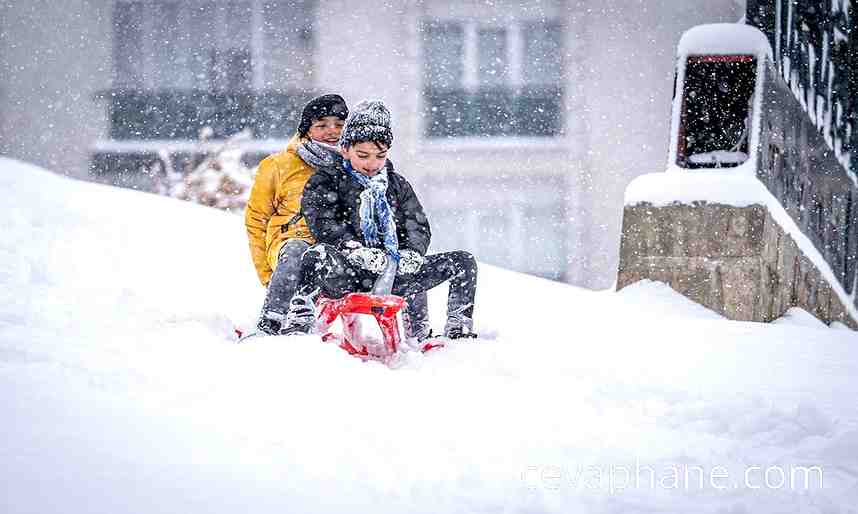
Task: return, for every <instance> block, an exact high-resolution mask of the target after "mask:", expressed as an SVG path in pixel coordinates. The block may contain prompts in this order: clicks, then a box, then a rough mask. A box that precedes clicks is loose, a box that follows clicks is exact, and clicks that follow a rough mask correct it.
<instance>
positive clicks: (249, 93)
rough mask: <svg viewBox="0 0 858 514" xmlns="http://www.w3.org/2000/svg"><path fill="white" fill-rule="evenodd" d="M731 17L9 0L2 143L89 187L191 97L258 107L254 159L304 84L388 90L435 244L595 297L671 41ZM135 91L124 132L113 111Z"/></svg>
mask: <svg viewBox="0 0 858 514" xmlns="http://www.w3.org/2000/svg"><path fill="white" fill-rule="evenodd" d="M742 14H743V8H742V6H741V5H739V4H737V3H736V2H735V1H733V0H683V1H676V2H650V1H645V0H626V1H624V0H578V1H576V0H542V1H509V0H493V1H491V2H488V1H475V0H459V1H455V2H452V1H447V0H443V1H442V0H423V1H418V0H405V1H401V2H383V1H376V0H365V1H364V0H361V1H354V0H352V1H345V0H282V1H276V0H184V1H181V2H180V1H177V0H131V1H129V0H70V1H68V2H64V3H63V5H62V7H57V5H56V3H54V2H47V1H45V0H32V1H25V0H20V1H12V2H5V3H2V4H0V71H2V73H0V153H2V154H3V155H9V156H12V157H16V158H21V159H23V160H27V161H31V162H34V163H37V164H40V165H44V166H46V167H49V168H52V169H55V170H58V171H62V172H64V173H67V174H69V175H72V176H77V177H82V178H85V177H87V176H89V175H90V173H91V172H90V168H91V167H92V165H93V162H94V156H97V155H100V154H103V153H104V152H105V151H106V150H110V151H111V152H120V153H121V152H130V153H133V152H135V151H140V150H141V149H142V150H153V149H156V148H158V147H159V146H161V147H163V146H164V145H165V144H169V145H173V147H175V148H181V145H182V144H183V141H187V140H189V139H193V137H194V134H195V131H196V130H197V129H198V128H199V127H197V126H195V125H194V123H202V121H201V120H202V119H203V118H204V116H203V115H201V114H200V111H202V110H204V109H203V108H201V107H200V103H201V102H203V103H205V102H209V103H211V104H212V105H213V107H212V109H221V110H223V112H225V113H226V114H223V115H221V114H219V115H218V117H217V120H218V123H220V125H218V127H219V128H218V130H217V131H216V132H220V133H221V134H220V135H224V136H225V135H228V134H229V133H230V132H232V131H234V130H237V128H239V127H240V125H241V124H242V123H245V122H246V121H247V118H248V115H247V114H246V113H245V111H243V110H242V109H243V107H242V106H241V105H238V106H235V105H233V104H234V103H235V102H236V100H235V98H252V99H254V101H255V104H254V105H256V106H257V107H255V108H254V109H255V110H254V111H253V114H252V115H251V116H252V117H253V119H254V120H255V122H254V123H255V133H256V136H257V139H256V140H254V141H253V142H250V143H248V148H247V149H248V151H256V152H259V153H262V152H266V151H273V150H274V149H276V148H279V147H282V146H283V144H284V142H285V138H287V137H288V133H289V132H290V131H291V130H293V129H294V121H291V120H293V119H294V109H295V108H296V107H295V105H296V104H300V103H301V102H303V101H305V100H306V99H307V98H309V97H311V96H313V95H315V94H320V93H326V92H339V93H341V94H342V95H343V96H344V97H345V98H346V99H347V100H348V101H349V102H350V103H355V102H357V101H358V100H360V99H363V98H381V99H383V100H384V101H385V102H387V104H388V105H389V106H390V108H391V110H392V111H393V114H394V132H395V141H394V146H393V149H392V151H391V154H390V155H391V158H392V159H393V161H394V162H395V164H396V167H397V169H398V170H400V171H401V172H402V173H403V174H404V175H405V176H406V177H408V178H409V179H410V180H411V181H412V183H413V184H414V186H415V189H416V190H417V192H418V195H419V196H420V198H421V200H422V202H423V204H424V206H425V208H426V210H427V212H428V214H429V217H430V221H431V223H432V226H433V232H434V237H433V247H432V249H433V250H435V251H438V250H445V249H450V248H465V249H468V250H470V251H472V252H473V253H475V254H476V255H477V257H478V258H479V259H480V260H482V261H484V262H488V263H492V264H497V265H500V266H503V267H507V268H511V269H516V270H519V271H524V272H528V273H533V274H537V275H541V276H545V277H548V278H553V279H558V280H564V281H567V282H570V283H573V284H577V285H582V286H586V287H593V288H605V287H610V286H611V284H612V282H613V280H614V277H615V273H616V265H617V255H618V241H619V230H620V221H621V220H620V218H621V214H622V206H623V191H624V189H625V186H626V185H627V184H628V183H629V182H630V181H631V180H632V179H633V178H634V177H636V176H638V175H640V174H642V173H647V172H652V171H659V170H661V169H663V168H664V164H665V162H666V153H667V136H668V130H669V123H668V120H669V112H670V99H671V94H672V88H673V61H674V48H675V45H676V42H677V41H678V40H679V36H680V35H681V33H682V32H683V31H684V30H686V29H688V28H690V27H692V26H694V25H696V24H699V23H709V22H719V21H737V20H738V19H739V18H740V17H741V15H742ZM129 91H132V92H141V93H140V94H139V95H137V96H134V97H133V98H136V99H137V100H136V101H140V102H142V103H139V104H128V105H139V107H135V116H137V117H136V118H135V119H136V120H137V121H136V122H131V123H128V122H126V121H123V119H122V116H126V115H127V114H123V112H121V111H118V110H116V109H113V108H111V105H114V104H115V102H114V103H113V104H112V103H111V99H115V98H117V96H116V95H117V94H128V92H129ZM234 91H239V92H241V94H240V95H237V96H236V95H231V92H234ZM284 91H287V92H289V93H288V94H285V93H283V92H284ZM158 92H171V93H170V94H160V96H159V93H158ZM201 92H202V93H201ZM206 92H210V94H208V93H206ZM203 93H205V94H204V98H205V100H200V98H202V97H201V96H200V95H201V94H203ZM135 94H137V93H135ZM141 95H142V98H143V100H140V98H138V97H141ZM195 95H196V96H195ZM132 96H133V95H132ZM287 97H288V99H289V102H291V103H289V106H290V107H289V108H290V109H291V115H292V116H293V118H290V121H289V124H288V126H286V125H284V123H285V122H284V119H285V118H284V117H282V116H280V114H279V113H278V112H277V109H278V108H279V107H280V106H283V105H286V104H285V103H283V102H285V100H283V99H284V98H287ZM152 98H158V100H157V102H156V103H157V105H154V106H153V104H152V102H153V100H151V99H152ZM147 99H148V100H147ZM213 99H214V100H213ZM260 99H262V100H260ZM299 100H300V101H299ZM147 102H148V103H147ZM266 102H268V103H267V104H266ZM238 103H239V104H240V101H239V102H238ZM287 103H288V102H287ZM263 104H265V105H268V107H267V108H263V107H259V106H260V105H263ZM206 105H208V104H206ZM224 106H226V107H224ZM298 107H300V105H298ZM140 120H142V121H140ZM147 120H149V121H147ZM151 120H157V127H158V128H157V129H156V130H154V131H151V130H153V129H151V124H149V125H147V123H149V122H150V121H151ZM189 120H190V121H189ZM135 123H137V124H135ZM141 127H142V128H141ZM147 127H149V128H147ZM146 130H150V131H151V133H148V134H141V131H146ZM144 136H145V137H144Z"/></svg>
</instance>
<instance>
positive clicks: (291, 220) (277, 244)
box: [244, 94, 349, 335]
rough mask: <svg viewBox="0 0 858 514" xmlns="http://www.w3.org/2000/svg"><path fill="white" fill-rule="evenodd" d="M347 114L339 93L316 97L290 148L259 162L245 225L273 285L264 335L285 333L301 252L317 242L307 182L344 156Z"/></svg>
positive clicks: (261, 270)
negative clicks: (341, 145) (307, 210)
mask: <svg viewBox="0 0 858 514" xmlns="http://www.w3.org/2000/svg"><path fill="white" fill-rule="evenodd" d="M348 113H349V110H348V107H347V106H346V102H345V100H343V97H341V96H340V95H334V94H328V95H323V96H320V97H317V98H314V99H313V100H311V101H310V102H309V103H308V104H307V105H306V106H305V107H304V110H303V112H302V113H301V122H300V124H299V125H298V130H297V133H296V134H295V136H293V137H292V139H291V140H290V141H289V144H288V145H287V146H286V149H285V150H283V151H281V152H278V153H276V154H273V155H270V156H268V157H267V158H265V159H264V160H263V161H262V162H260V163H259V168H258V170H257V172H256V179H255V181H254V183H253V188H252V189H251V191H250V200H249V201H248V203H247V207H246V209H245V211H244V224H245V226H246V227H247V238H248V241H249V243H250V254H251V257H252V258H253V264H254V266H255V267H256V273H257V275H258V276H259V280H260V282H262V285H263V286H266V287H267V288H268V292H267V294H266V297H265V302H264V303H263V305H262V315H261V316H260V319H259V323H258V324H257V329H258V330H259V331H260V332H263V333H265V334H269V335H277V334H279V333H280V326H281V324H282V322H283V320H284V318H285V314H286V312H287V310H288V308H289V300H290V299H291V298H292V295H293V294H294V293H295V288H296V287H297V284H298V278H299V275H300V266H301V255H302V254H303V253H304V250H306V249H307V248H308V247H309V246H310V245H311V244H313V243H315V240H314V239H313V236H312V235H311V234H310V231H309V229H308V228H307V223H306V221H304V218H303V216H302V215H301V196H302V194H303V191H304V185H305V184H306V183H307V180H309V178H310V176H311V175H313V173H314V172H315V170H316V168H318V167H321V166H326V165H331V164H332V163H333V162H334V161H333V160H334V159H337V158H339V150H338V148H337V142H338V141H339V138H340V133H341V132H342V130H343V122H344V121H345V119H346V116H348Z"/></svg>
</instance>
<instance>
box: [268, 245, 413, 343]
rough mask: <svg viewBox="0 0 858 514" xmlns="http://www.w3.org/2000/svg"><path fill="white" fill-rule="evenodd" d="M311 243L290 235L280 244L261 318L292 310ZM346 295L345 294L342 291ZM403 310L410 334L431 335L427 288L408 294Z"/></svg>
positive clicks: (409, 335)
mask: <svg viewBox="0 0 858 514" xmlns="http://www.w3.org/2000/svg"><path fill="white" fill-rule="evenodd" d="M308 248H310V245H309V244H308V243H307V242H305V241H302V240H300V239H290V240H288V241H286V244H284V245H283V246H282V247H281V248H280V253H279V254H278V255H277V268H276V269H275V270H274V273H272V275H271V281H270V282H269V283H268V292H267V294H266V295H265V301H264V302H263V304H262V315H261V317H260V321H261V320H264V319H265V318H268V319H273V320H277V321H280V320H282V319H283V317H284V316H285V315H286V312H287V311H288V310H289V302H290V301H291V300H292V296H293V295H294V294H295V291H296V290H297V289H298V286H299V284H300V282H301V276H302V270H301V256H302V255H303V254H304V252H305V251H307V249H308ZM340 296H342V295H340ZM407 300H408V307H407V308H406V310H405V312H403V321H404V324H405V331H406V336H408V337H416V338H418V339H424V338H425V337H427V336H428V335H429V304H428V298H427V296H426V292H425V291H424V292H422V293H417V294H414V295H411V296H409V297H408V298H407Z"/></svg>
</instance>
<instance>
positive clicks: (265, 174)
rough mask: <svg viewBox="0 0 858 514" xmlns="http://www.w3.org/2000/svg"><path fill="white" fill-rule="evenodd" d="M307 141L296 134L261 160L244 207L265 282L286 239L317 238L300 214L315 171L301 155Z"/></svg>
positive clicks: (253, 250)
mask: <svg viewBox="0 0 858 514" xmlns="http://www.w3.org/2000/svg"><path fill="white" fill-rule="evenodd" d="M304 142H306V139H302V138H299V137H298V136H297V135H296V136H294V137H293V138H292V139H291V140H290V141H289V144H288V145H287V146H286V150H284V151H282V152H279V153H276V154H272V155H269V156H268V157H266V158H265V159H263V160H262V162H260V163H259V168H258V170H257V172H256V180H255V181H254V183H253V189H251V190H250V200H249V201H248V202H247V207H246V208H245V210H244V225H245V227H247V239H248V241H249V243H250V255H251V257H253V265H254V266H255V267H256V273H257V275H259V280H260V281H261V282H262V285H264V286H267V285H268V282H269V281H270V280H271V274H272V273H273V271H274V268H276V267H277V255H278V254H279V253H280V248H281V247H282V246H283V244H284V243H286V241H287V240H289V239H303V240H304V241H307V242H308V243H310V244H313V243H314V242H315V241H314V240H313V236H312V235H311V234H310V230H309V229H308V228H307V222H306V221H304V218H303V217H302V216H301V195H302V194H303V193H304V185H305V184H306V183H307V180H309V179H310V176H311V175H312V174H313V171H314V170H313V168H311V167H310V166H308V165H307V164H306V163H305V162H304V161H303V160H302V159H301V157H299V156H298V151H297V149H298V146H299V145H301V144H303V143H304Z"/></svg>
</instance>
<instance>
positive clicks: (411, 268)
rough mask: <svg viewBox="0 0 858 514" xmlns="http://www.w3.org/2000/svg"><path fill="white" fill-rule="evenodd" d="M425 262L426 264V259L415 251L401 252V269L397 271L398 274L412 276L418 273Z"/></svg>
mask: <svg viewBox="0 0 858 514" xmlns="http://www.w3.org/2000/svg"><path fill="white" fill-rule="evenodd" d="M424 262H426V259H425V258H424V257H423V256H422V255H420V254H419V253H417V252H415V251H414V250H402V251H401V252H399V269H398V270H397V274H398V275H410V274H412V273H417V272H418V271H420V268H421V267H422V266H423V263H424Z"/></svg>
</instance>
